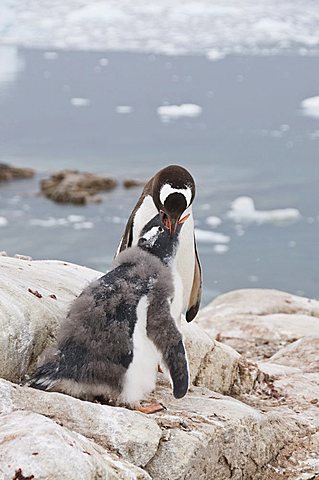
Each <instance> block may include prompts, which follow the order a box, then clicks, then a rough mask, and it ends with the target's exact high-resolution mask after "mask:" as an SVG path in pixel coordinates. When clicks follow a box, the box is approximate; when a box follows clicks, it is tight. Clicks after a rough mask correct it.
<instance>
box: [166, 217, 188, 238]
mask: <svg viewBox="0 0 319 480" xmlns="http://www.w3.org/2000/svg"><path fill="white" fill-rule="evenodd" d="M161 216H162V223H163V225H164V227H165V228H167V230H168V231H169V234H170V237H171V238H173V236H174V235H175V234H176V231H177V226H178V225H181V224H182V223H184V222H186V220H187V219H188V217H189V216H190V213H188V214H187V215H185V216H184V217H182V218H178V219H172V218H170V217H169V216H168V215H166V214H165V212H163V211H161Z"/></svg>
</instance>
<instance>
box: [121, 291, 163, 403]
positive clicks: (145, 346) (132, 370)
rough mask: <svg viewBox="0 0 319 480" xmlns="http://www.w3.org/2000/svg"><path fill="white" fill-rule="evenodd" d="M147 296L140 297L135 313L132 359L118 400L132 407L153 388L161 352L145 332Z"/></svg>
mask: <svg viewBox="0 0 319 480" xmlns="http://www.w3.org/2000/svg"><path fill="white" fill-rule="evenodd" d="M147 309H148V301H147V296H146V295H145V296H144V297H142V298H141V300H140V301H139V303H138V306H137V309H136V313H137V322H136V325H135V329H134V333H133V360H132V362H131V364H130V365H129V368H128V369H127V372H126V373H125V376H124V382H123V390H122V393H121V396H120V400H121V401H122V402H123V403H126V404H128V405H130V406H132V407H135V406H138V404H139V402H140V400H143V399H145V398H146V397H147V395H149V394H150V393H151V392H152V390H154V388H155V384H156V376H157V367H158V365H159V364H160V361H161V354H160V353H159V351H158V350H157V348H156V347H155V345H154V343H153V342H152V341H151V340H150V339H149V338H148V336H147V333H146V323H147Z"/></svg>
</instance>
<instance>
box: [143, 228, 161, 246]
mask: <svg viewBox="0 0 319 480" xmlns="http://www.w3.org/2000/svg"><path fill="white" fill-rule="evenodd" d="M161 232H163V228H162V227H152V228H151V230H149V231H148V232H146V233H144V235H143V237H142V238H143V239H144V240H146V241H147V242H148V243H149V244H150V245H151V246H153V245H154V243H155V242H156V239H157V237H158V236H159V234H160V233H161Z"/></svg>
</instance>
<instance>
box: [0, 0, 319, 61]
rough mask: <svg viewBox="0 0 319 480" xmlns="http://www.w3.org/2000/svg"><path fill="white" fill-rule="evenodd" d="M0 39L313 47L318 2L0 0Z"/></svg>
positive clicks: (303, 50) (52, 44) (178, 47)
mask: <svg viewBox="0 0 319 480" xmlns="http://www.w3.org/2000/svg"><path fill="white" fill-rule="evenodd" d="M0 42H1V43H4V44H11V45H23V46H28V47H41V48H60V49H85V50H86V49H89V50H110V49H111V50H122V51H123V50H125V51H127V50H135V51H149V52H157V53H159V52H161V53H167V54H176V53H189V52H195V53H197V52H200V53H205V54H206V55H207V57H208V58H209V59H211V60H213V61H215V60H219V59H220V58H222V57H223V56H224V55H225V54H229V53H256V54H257V53H258V54H265V53H271V54H276V53H280V52H284V51H292V50H293V51H297V52H299V53H300V54H307V53H314V52H317V51H318V50H319V2H318V1H317V0H280V1H279V2H278V1H275V0H236V2H234V1H231V0H214V1H212V0H196V1H195V0H160V1H155V0H134V1H132V0H95V1H88V0H67V1H66V0H23V1H22V0H1V3H0Z"/></svg>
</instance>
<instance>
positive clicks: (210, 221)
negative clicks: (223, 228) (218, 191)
mask: <svg viewBox="0 0 319 480" xmlns="http://www.w3.org/2000/svg"><path fill="white" fill-rule="evenodd" d="M206 223H207V225H209V226H210V227H213V228H215V227H218V226H219V225H220V224H221V223H222V221H221V219H220V218H219V217H214V216H211V217H207V218H206Z"/></svg>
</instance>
